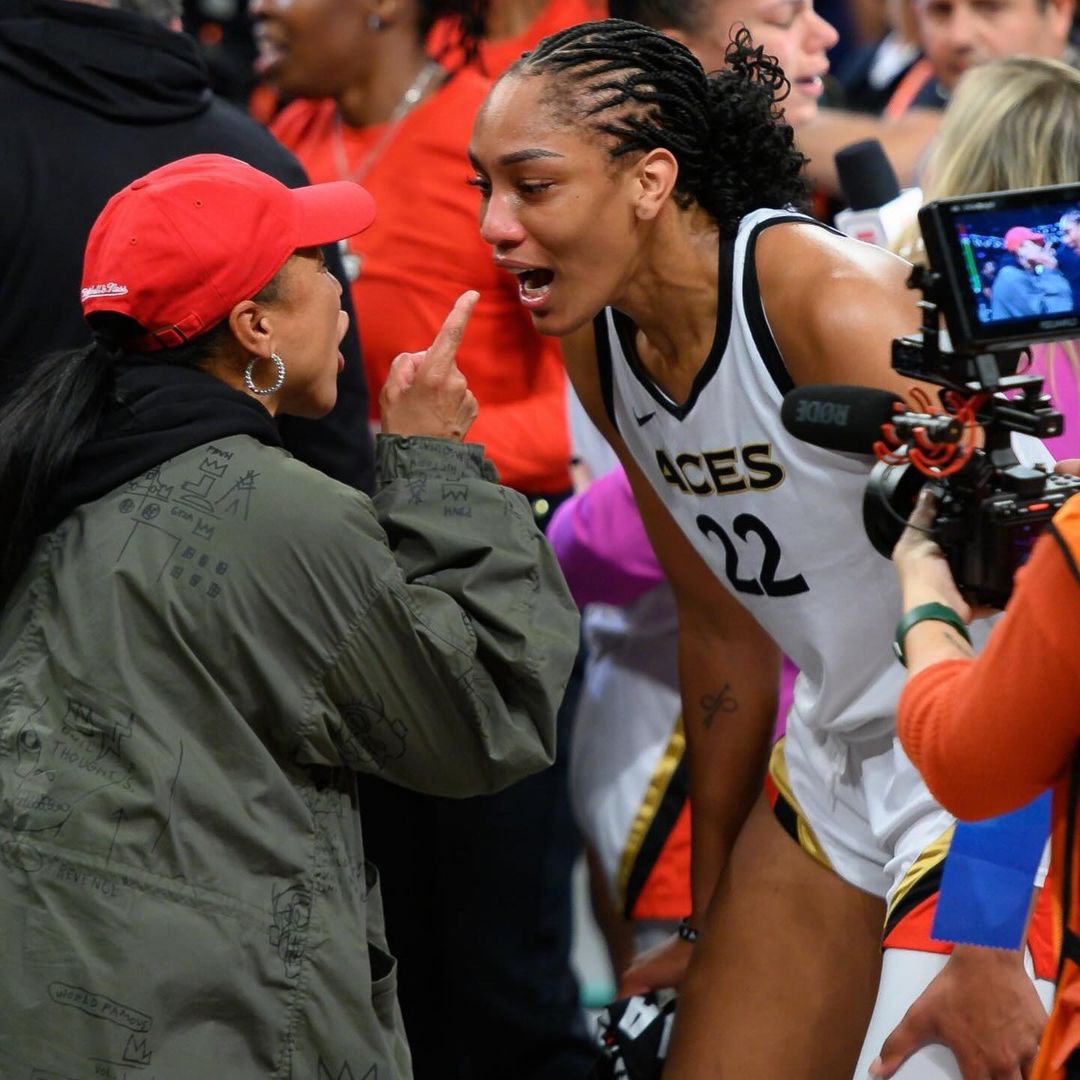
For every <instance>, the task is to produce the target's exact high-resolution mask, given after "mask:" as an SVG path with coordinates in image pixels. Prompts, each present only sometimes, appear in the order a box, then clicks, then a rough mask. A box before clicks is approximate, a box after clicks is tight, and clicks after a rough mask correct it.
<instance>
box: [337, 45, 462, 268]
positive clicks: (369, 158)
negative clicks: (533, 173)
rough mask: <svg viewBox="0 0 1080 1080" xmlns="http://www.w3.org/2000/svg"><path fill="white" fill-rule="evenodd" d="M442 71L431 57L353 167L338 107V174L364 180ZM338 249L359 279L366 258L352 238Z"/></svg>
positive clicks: (354, 180)
mask: <svg viewBox="0 0 1080 1080" xmlns="http://www.w3.org/2000/svg"><path fill="white" fill-rule="evenodd" d="M442 70H443V69H442V67H441V66H440V65H439V62H438V61H437V60H428V61H427V63H425V64H424V66H423V67H422V68H421V69H420V71H419V72H418V73H417V76H416V78H415V79H413V81H412V82H411V83H410V84H409V86H408V88H407V89H406V91H405V93H404V94H402V95H401V98H400V100H399V101H398V103H397V104H396V105H395V106H394V110H393V112H392V113H391V114H390V117H389V119H388V120H387V121H386V127H385V128H384V129H383V133H382V134H381V135H380V136H379V138H378V139H377V140H376V141H375V144H374V145H373V146H372V147H371V149H370V150H368V152H367V153H366V154H364V156H363V157H362V158H361V159H360V163H359V164H358V165H357V166H356V167H355V168H353V169H351V170H350V168H349V159H348V155H347V153H346V151H345V131H344V127H345V125H344V121H343V120H342V119H341V113H340V112H339V111H338V110H337V109H335V110H334V129H333V136H334V161H335V164H336V166H337V172H338V176H339V177H340V178H341V179H342V180H352V181H353V183H356V184H359V183H362V182H363V180H364V178H365V177H366V176H367V175H368V173H370V172H371V170H372V168H373V167H374V166H375V163H376V162H377V161H378V160H379V159H380V158H381V157H382V156H383V154H385V153H386V150H387V148H388V147H389V146H390V144H391V143H392V142H393V141H394V136H395V135H397V133H398V130H399V129H400V128H401V124H402V122H403V121H404V119H405V117H407V116H408V115H409V113H411V112H412V111H413V109H415V108H416V106H417V105H419V104H420V99H421V98H422V97H423V96H424V92H425V91H426V90H427V88H428V87H429V86H430V85H431V84H432V82H434V81H435V79H436V78H437V77H438V76H439V75H440V74H442ZM338 250H339V251H340V252H341V261H342V264H343V265H344V268H345V276H346V277H347V278H348V279H349V281H355V280H356V279H357V278H358V277H359V276H360V267H361V265H362V263H363V258H362V257H361V256H360V255H357V254H356V252H355V251H353V249H352V247H351V246H350V245H349V241H348V240H339V241H338Z"/></svg>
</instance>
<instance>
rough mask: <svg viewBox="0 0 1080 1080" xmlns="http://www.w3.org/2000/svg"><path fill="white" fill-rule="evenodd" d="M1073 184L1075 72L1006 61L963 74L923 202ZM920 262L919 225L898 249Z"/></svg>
mask: <svg viewBox="0 0 1080 1080" xmlns="http://www.w3.org/2000/svg"><path fill="white" fill-rule="evenodd" d="M1077 182H1080V71H1077V70H1076V69H1075V68H1073V67H1070V66H1069V65H1068V64H1062V63H1059V62H1058V61H1057V60H1043V59H1039V58H1037V57H1033V56H1013V57H1009V58H1008V59H1005V60H990V61H988V62H987V63H985V64H980V65H978V66H977V67H974V68H972V69H971V70H970V71H968V72H967V73H966V74H965V75H964V77H963V78H962V79H961V80H960V82H959V83H958V84H957V87H956V89H955V90H954V91H953V94H952V97H951V99H950V101H949V107H948V108H947V109H946V110H945V117H944V119H943V120H942V123H941V131H940V133H939V134H938V137H937V140H936V141H935V143H934V147H933V149H932V150H931V155H930V161H929V164H928V165H927V167H926V173H925V177H924V182H923V199H924V200H925V201H926V202H930V201H931V200H932V199H940V198H950V197H952V196H956V195H974V194H981V193H982V192H988V191H1011V190H1012V189H1014V188H1027V187H1044V186H1046V185H1048V184H1071V183H1077ZM897 250H898V251H899V253H900V254H901V255H903V256H904V258H906V259H910V260H911V261H912V262H925V259H926V256H925V254H924V253H923V251H922V242H921V238H920V237H919V232H918V226H916V225H914V224H912V226H911V228H910V229H909V230H908V231H907V232H906V233H905V234H904V236H903V237H902V238H901V240H900V242H899V243H898V244H897Z"/></svg>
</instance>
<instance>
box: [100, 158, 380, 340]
mask: <svg viewBox="0 0 1080 1080" xmlns="http://www.w3.org/2000/svg"><path fill="white" fill-rule="evenodd" d="M374 218H375V202H374V200H373V199H372V198H371V196H370V195H369V194H368V193H367V192H366V191H365V190H364V189H363V188H362V187H361V186H360V185H359V184H356V183H353V182H352V181H351V180H339V181H334V182H333V183H328V184H313V185H312V186H310V187H302V188H287V187H286V186H285V185H284V184H282V183H281V182H280V181H278V180H275V179H274V178H273V177H272V176H267V175H266V173H263V172H260V171H259V170H258V169H255V168H253V167H252V166H250V165H248V164H246V163H245V162H243V161H237V160H236V159H235V158H231V157H225V156H224V155H222V154H195V155H194V156H192V157H186V158H181V159H180V160H179V161H174V162H172V163H171V164H169V165H164V166H162V167H161V168H160V169H155V170H154V171H153V172H150V173H147V174H146V175H145V176H143V177H140V178H139V179H138V180H133V181H132V182H131V183H130V184H128V186H127V187H126V188H124V189H123V190H122V191H120V192H118V193H117V194H116V195H114V196H113V197H112V198H111V199H110V200H109V201H108V203H107V204H106V205H105V209H104V210H102V211H101V214H100V215H99V216H98V219H97V221H95V222H94V226H93V228H92V229H91V230H90V237H89V239H88V240H87V243H86V254H85V256H84V259H83V275H82V309H83V314H84V315H87V316H89V315H92V314H94V313H95V312H99V311H111V312H116V313H117V314H120V315H127V316H128V317H129V318H132V319H134V320H135V321H136V322H137V323H139V325H140V326H143V327H145V328H146V331H147V336H146V337H145V338H143V339H141V340H140V341H139V343H138V344H139V347H140V348H142V349H144V350H146V351H148V352H151V351H154V350H157V349H167V348H171V347H173V346H176V345H180V344H182V343H183V342H185V341H190V340H191V339H192V338H195V337H198V336H199V335H200V334H202V333H204V332H205V331H207V330H209V329H211V328H212V327H213V326H216V325H217V324H218V323H219V322H221V320H222V319H224V318H225V317H226V316H227V315H228V314H229V312H230V311H231V310H232V309H233V307H235V306H236V305H237V304H238V303H240V302H241V301H242V300H249V299H251V298H252V297H253V296H254V295H255V294H256V293H257V292H258V291H259V290H260V289H262V288H263V287H264V286H265V285H267V284H269V282H270V280H271V279H272V278H273V277H274V275H275V274H276V273H277V272H278V271H279V270H280V269H281V268H282V266H284V265H285V263H286V262H287V261H288V259H289V257H290V256H291V255H292V254H293V253H294V252H295V251H297V250H298V249H299V248H307V247H316V246H318V245H320V244H329V243H333V242H336V241H338V240H344V239H345V238H346V237H349V236H355V235H356V234H357V233H359V232H363V231H364V229H366V228H367V227H368V226H369V225H370V224H371V223H372V221H373V220H374Z"/></svg>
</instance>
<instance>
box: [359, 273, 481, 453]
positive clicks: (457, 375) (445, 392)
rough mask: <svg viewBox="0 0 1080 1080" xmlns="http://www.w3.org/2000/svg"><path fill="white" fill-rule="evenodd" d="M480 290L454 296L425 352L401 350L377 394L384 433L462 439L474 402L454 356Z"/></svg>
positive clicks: (473, 417)
mask: <svg viewBox="0 0 1080 1080" xmlns="http://www.w3.org/2000/svg"><path fill="white" fill-rule="evenodd" d="M479 298H480V294H479V293H475V292H467V293H463V294H462V295H461V296H459V297H458V300H457V303H455V304H454V307H453V309H452V310H451V311H450V314H449V315H447V317H446V321H445V322H444V323H443V324H442V327H441V328H440V329H439V332H438V333H437V334H436V335H435V340H434V341H433V342H432V343H431V345H430V347H429V348H427V349H425V350H424V351H423V352H417V353H401V354H399V355H398V356H396V357H395V358H394V362H393V363H392V364H391V365H390V374H389V375H388V376H387V378H386V383H385V385H384V386H383V388H382V393H381V394H380V395H379V411H380V413H381V414H382V430H383V433H384V434H386V435H427V436H430V437H432V438H436V439H452V440H454V441H455V442H461V441H462V439H464V438H465V435H466V433H467V432H468V430H469V428H470V427H472V423H473V421H474V420H475V419H476V413H477V404H476V398H475V397H473V395H472V391H470V390H469V386H468V383H467V382H466V381H465V376H464V375H462V374H461V372H460V371H459V370H458V366H457V363H456V360H455V357H456V356H457V350H458V346H459V345H460V344H461V339H462V336H463V335H464V333H465V327H466V325H467V324H468V322H469V316H470V315H471V314H472V310H473V308H474V307H475V306H476V301H477V300H478V299H479Z"/></svg>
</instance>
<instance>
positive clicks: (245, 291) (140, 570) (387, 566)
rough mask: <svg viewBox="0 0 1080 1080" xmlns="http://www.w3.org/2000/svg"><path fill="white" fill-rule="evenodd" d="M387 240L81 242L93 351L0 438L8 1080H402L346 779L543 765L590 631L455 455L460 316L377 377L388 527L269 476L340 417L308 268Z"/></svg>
mask: <svg viewBox="0 0 1080 1080" xmlns="http://www.w3.org/2000/svg"><path fill="white" fill-rule="evenodd" d="M373 213H374V211H373V204H372V201H371V198H370V197H369V196H368V195H367V193H366V192H365V191H364V190H363V189H362V188H360V187H359V186H357V185H355V184H347V183H339V184H326V185H317V186H315V187H311V188H303V189H299V190H295V191H293V190H289V189H287V188H285V187H284V186H282V185H281V184H279V183H278V182H277V181H275V180H272V179H271V178H269V177H267V176H265V175H263V174H262V173H259V172H257V171H256V170H254V169H252V168H250V167H249V166H247V165H244V164H241V163H240V162H238V161H234V160H233V159H231V158H223V157H219V156H216V155H205V156H200V157H195V158H186V159H183V160H181V161H179V162H176V163H174V164H172V165H168V166H165V167H164V168H161V169H158V170H156V171H155V172H153V173H150V174H149V175H147V176H145V177H143V178H142V179H140V180H137V181H135V182H134V183H132V184H131V185H130V186H129V187H127V188H125V189H124V190H123V191H122V192H120V193H119V194H118V195H116V196H115V197H114V198H113V199H112V200H111V201H110V202H109V204H108V205H107V206H106V208H105V210H104V211H103V212H102V214H101V216H100V217H99V219H98V221H97V223H96V225H95V226H94V229H93V231H92V232H91V235H90V238H89V241H88V246H87V252H86V261H85V267H84V277H83V290H82V297H83V309H84V312H85V313H86V315H87V318H88V320H89V321H90V323H91V325H92V327H93V329H94V333H95V338H96V342H95V344H94V345H93V346H91V347H90V348H88V349H84V350H81V351H79V352H76V353H66V354H56V355H54V356H52V357H47V358H45V359H43V360H41V361H40V362H39V363H38V364H37V365H36V366H35V367H34V369H33V371H32V373H31V374H30V375H29V376H28V378H27V381H26V382H25V383H24V384H23V385H21V386H18V387H15V388H14V389H13V390H12V391H11V392H10V395H9V396H8V398H7V399H6V400H5V401H4V403H3V405H2V406H0V509H2V512H3V517H4V520H6V521H7V522H8V528H7V532H6V534H5V535H4V536H3V538H2V539H0V600H2V602H3V608H2V612H0V941H2V942H3V964H2V965H0V1018H2V1019H0V1075H3V1076H11V1077H15V1076H31V1075H34V1076H66V1077H83V1076H91V1075H102V1071H101V1070H102V1069H104V1070H105V1072H106V1074H107V1075H117V1072H115V1071H114V1070H120V1071H122V1070H125V1069H128V1068H130V1069H133V1070H134V1069H140V1068H147V1067H150V1068H152V1071H153V1072H154V1074H156V1075H158V1076H170V1077H196V1076H198V1077H206V1076H222V1077H229V1078H230V1080H245V1078H249V1077H250V1078H252V1080H254V1078H255V1077H260V1078H261V1077H267V1076H270V1075H274V1076H298V1075H304V1076H309V1075H310V1076H312V1077H315V1076H323V1075H325V1076H332V1077H345V1076H353V1077H357V1078H360V1077H367V1078H368V1080H375V1078H376V1077H378V1078H379V1080H385V1078H394V1080H397V1078H408V1077H410V1076H411V1066H410V1059H409V1051H408V1048H407V1045H406V1041H405V1034H404V1030H403V1027H402V1024H401V1019H400V1013H399V1011H398V1008H397V1002H396V990H395V979H396V976H395V963H394V960H393V959H392V957H391V956H390V955H389V954H388V952H387V949H386V941H385V935H384V932H383V923H382V912H381V903H380V899H379V890H378V876H377V874H376V871H375V868H374V867H373V866H372V865H371V864H370V863H368V862H367V861H366V860H365V856H364V848H363V843H362V839H361V834H360V822H359V817H358V815H357V812H356V773H357V772H369V773H376V774H378V775H380V776H384V777H387V778H389V779H392V780H393V781H395V782H396V783H399V784H402V785H405V786H408V787H412V788H416V789H419V790H422V791H430V792H439V793H442V794H447V795H459V796H462V795H471V794H475V793H478V792H481V791H489V790H492V789H494V788H498V787H501V786H504V785H505V784H508V783H510V782H511V781H513V780H515V779H517V778H518V777H520V776H522V775H524V774H525V773H528V772H531V771H534V770H536V769H538V768H541V767H542V766H543V765H544V764H545V763H546V762H548V761H550V759H551V755H552V740H553V724H554V714H555V708H556V705H557V703H558V701H559V698H560V696H561V693H562V689H563V685H564V682H565V678H566V676H567V674H568V672H569V667H570V662H571V660H572V657H573V654H574V652H575V649H576V644H577V637H576V617H575V615H574V614H573V607H572V603H571V602H570V600H569V598H568V597H567V596H566V594H565V591H564V587H563V585H562V582H561V578H560V577H559V574H558V571H557V569H556V568H555V564H554V560H553V559H552V557H551V555H550V552H549V551H548V549H547V547H546V545H545V544H544V542H543V540H542V538H541V537H540V535H539V533H538V532H537V530H536V528H535V526H534V525H533V522H532V515H531V513H530V512H529V507H528V504H527V503H526V502H525V501H524V499H522V498H521V497H520V496H518V495H516V494H515V493H514V492H511V491H509V490H507V489H506V488H502V487H499V486H497V485H496V484H495V483H493V482H492V476H493V473H492V471H491V469H490V466H489V465H488V464H487V463H486V462H485V461H484V459H483V455H482V452H481V450H480V448H479V447H475V446H465V445H463V444H462V442H461V440H462V438H463V436H464V435H465V433H466V431H467V430H468V428H469V425H470V423H471V422H472V419H473V417H474V416H475V413H476V404H475V401H474V400H473V398H472V395H471V394H470V393H469V391H468V389H467V387H466V385H465V380H464V378H463V377H462V376H461V374H460V372H458V370H457V368H456V365H455V362H454V354H455V349H456V345H457V342H458V341H459V340H460V336H461V333H462V331H463V329H464V326H465V323H466V322H467V320H468V316H469V312H470V310H471V308H472V305H473V303H474V302H475V295H474V294H466V295H465V296H463V297H462V298H461V299H460V300H459V302H458V303H457V305H456V306H455V307H454V310H453V311H452V312H451V314H450V316H449V317H448V318H447V320H446V322H445V324H444V326H443V328H442V330H441V331H440V332H439V334H438V335H437V337H436V339H435V341H434V343H433V344H432V345H431V347H430V348H429V349H427V350H425V351H423V352H419V353H408V354H402V355H401V356H399V357H398V359H397V360H396V361H395V363H394V365H393V367H392V369H391V372H390V377H389V380H388V382H387V384H386V387H385V389H384V391H383V396H382V414H383V431H384V436H383V437H382V438H380V440H379V447H378V456H379V490H378V494H377V495H376V496H375V498H374V500H369V499H368V498H367V497H366V496H364V495H362V494H360V493H358V492H356V491H354V490H353V489H351V488H348V487H345V486H343V485H341V484H338V483H336V482H335V481H332V480H330V479H329V478H328V477H326V476H325V475H323V474H321V473H319V472H316V471H314V470H312V469H310V468H308V467H307V466H305V465H302V464H300V463H299V462H297V461H294V460H293V459H291V458H290V457H289V456H288V455H287V454H286V453H285V452H284V451H283V450H282V449H281V448H280V440H279V439H278V436H277V431H276V428H275V425H274V420H273V418H274V416H275V415H278V414H281V413H290V414H293V415H299V416H309V417H317V416H320V415H322V414H323V413H324V412H325V411H326V410H328V409H329V408H330V407H331V406H332V404H333V401H334V393H335V385H336V375H337V370H338V365H339V364H340V354H339V353H338V343H339V341H340V339H341V336H342V334H343V333H344V331H345V316H344V315H343V313H342V311H341V309H340V304H339V300H340V288H339V286H338V285H337V282H336V281H335V279H334V278H333V277H332V276H331V275H330V274H329V273H327V271H326V268H325V266H324V265H323V263H322V260H321V257H320V255H319V248H318V245H320V244H325V243H328V242H332V241H336V240H339V239H341V238H343V237H347V236H351V235H353V234H355V233H357V232H359V231H361V230H363V229H364V228H366V227H367V226H368V225H369V224H370V222H371V220H372V218H373ZM493 538H494V539H493Z"/></svg>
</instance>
